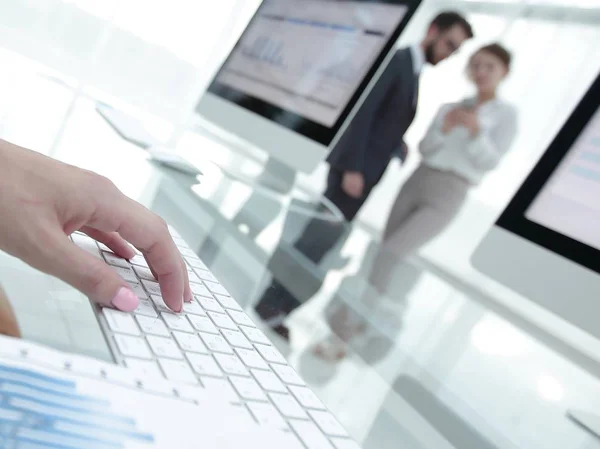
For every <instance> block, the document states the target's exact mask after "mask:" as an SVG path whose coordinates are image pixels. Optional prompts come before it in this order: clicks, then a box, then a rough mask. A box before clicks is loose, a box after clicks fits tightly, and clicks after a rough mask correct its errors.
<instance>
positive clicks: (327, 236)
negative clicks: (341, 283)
mask: <svg viewBox="0 0 600 449" xmlns="http://www.w3.org/2000/svg"><path fill="white" fill-rule="evenodd" d="M342 178H343V172H341V171H338V170H334V169H331V170H330V171H329V176H328V177H327V189H326V190H325V193H324V196H325V197H326V198H327V199H328V200H330V201H331V202H332V203H333V204H335V205H336V207H337V208H338V209H339V210H340V211H341V212H342V214H343V215H344V218H345V219H346V221H352V220H353V219H354V217H355V216H356V214H357V213H358V211H359V210H360V208H361V207H362V205H363V204H364V202H365V201H366V199H367V197H368V195H369V193H370V192H371V189H372V188H373V185H371V186H365V191H364V192H363V196H362V197H361V198H352V197H351V196H348V195H347V194H346V193H345V192H344V190H343V189H342ZM347 228H348V226H347V223H331V222H327V221H323V220H320V219H318V218H314V219H312V220H311V221H309V222H308V224H307V225H306V228H305V229H304V231H303V232H302V234H301V235H300V237H299V238H298V240H296V243H294V248H296V249H297V250H298V251H299V252H300V253H302V254H304V256H306V257H307V258H308V259H309V260H310V261H312V262H314V263H315V264H318V263H319V262H321V260H322V259H323V258H324V257H325V255H327V253H328V252H329V251H330V250H331V249H332V248H333V247H334V246H335V245H336V244H338V243H339V242H340V241H341V239H342V238H345V237H346V236H347V232H346V231H347ZM321 285H322V281H321V282H316V283H314V284H311V286H312V288H311V289H310V290H312V291H310V292H305V295H303V296H304V297H303V298H296V297H295V296H294V295H293V294H292V293H291V292H290V291H289V290H288V289H287V288H285V287H284V286H283V285H282V284H281V283H280V282H278V281H277V280H273V282H272V283H271V285H270V286H269V287H268V288H267V289H266V290H265V292H264V293H263V295H262V297H261V299H260V300H259V302H258V303H257V304H256V306H255V310H256V312H257V313H258V314H259V315H260V316H261V317H262V318H263V319H265V320H269V319H272V318H275V317H281V316H287V315H289V314H290V313H291V312H292V311H293V310H295V309H297V308H298V307H299V306H300V305H301V304H302V303H303V302H305V301H306V300H308V299H309V298H311V297H312V296H313V295H314V294H315V293H316V292H317V291H318V290H319V289H320V287H321Z"/></svg>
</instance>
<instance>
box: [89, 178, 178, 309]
mask: <svg viewBox="0 0 600 449" xmlns="http://www.w3.org/2000/svg"><path fill="white" fill-rule="evenodd" d="M88 225H89V226H92V227H94V228H96V229H100V230H103V231H105V232H111V231H116V232H118V233H119V234H120V235H121V237H123V238H124V239H125V240H127V241H128V242H130V243H131V244H132V245H134V246H135V247H136V248H138V249H139V250H140V251H141V252H142V254H143V255H144V257H145V258H146V260H147V261H148V265H149V266H150V267H152V270H153V272H154V273H155V275H156V278H157V280H158V283H159V284H160V290H161V294H162V297H163V300H164V302H165V304H167V306H168V307H169V308H171V309H172V310H173V311H175V312H181V310H182V308H183V294H184V290H185V288H184V282H185V275H184V270H183V269H182V265H181V262H182V259H181V255H180V254H179V251H178V250H177V247H176V246H175V242H174V241H173V239H172V238H171V234H169V230H168V228H167V225H166V223H165V222H164V221H163V220H162V219H161V218H160V217H158V216H157V215H155V214H154V213H152V212H150V211H149V210H148V209H146V208H145V207H144V206H142V205H141V204H139V203H137V202H135V201H133V200H131V199H129V198H127V197H126V196H124V195H123V194H121V192H119V191H118V190H116V189H114V188H113V191H112V192H108V193H107V195H103V196H102V197H101V200H100V202H99V203H98V204H97V210H96V213H95V215H94V220H93V222H90V223H89V224H88Z"/></svg>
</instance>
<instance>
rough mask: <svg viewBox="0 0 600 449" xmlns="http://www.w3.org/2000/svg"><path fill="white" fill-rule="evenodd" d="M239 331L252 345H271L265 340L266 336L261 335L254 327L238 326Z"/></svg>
mask: <svg viewBox="0 0 600 449" xmlns="http://www.w3.org/2000/svg"><path fill="white" fill-rule="evenodd" d="M240 330H241V331H242V332H243V333H244V334H246V337H248V340H250V341H251V342H253V343H262V344H264V345H270V344H271V341H270V340H269V339H268V338H267V336H266V335H265V334H263V333H262V332H261V331H259V330H258V329H256V328H255V327H248V326H240Z"/></svg>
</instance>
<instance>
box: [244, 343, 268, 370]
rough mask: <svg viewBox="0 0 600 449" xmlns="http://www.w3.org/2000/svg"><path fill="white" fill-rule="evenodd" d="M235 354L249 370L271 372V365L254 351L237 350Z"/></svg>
mask: <svg viewBox="0 0 600 449" xmlns="http://www.w3.org/2000/svg"><path fill="white" fill-rule="evenodd" d="M235 352H237V354H238V355H239V356H240V359H242V362H244V363H245V364H246V366H247V367H249V368H258V369H263V370H269V369H270V368H269V365H267V362H265V361H264V359H263V358H262V357H261V356H260V354H259V353H258V352H257V351H255V350H254V349H242V348H235Z"/></svg>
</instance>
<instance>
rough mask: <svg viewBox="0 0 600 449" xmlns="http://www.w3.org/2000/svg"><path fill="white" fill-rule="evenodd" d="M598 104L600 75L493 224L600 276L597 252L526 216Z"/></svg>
mask: <svg viewBox="0 0 600 449" xmlns="http://www.w3.org/2000/svg"><path fill="white" fill-rule="evenodd" d="M599 103H600V74H598V75H597V76H596V79H595V81H594V82H593V83H592V85H591V86H590V88H589V89H588V91H587V92H586V94H585V95H584V96H583V98H582V99H581V101H580V102H579V104H578V105H577V107H576V108H575V109H574V110H573V112H572V113H571V115H570V117H569V118H568V120H567V121H566V122H565V124H564V125H563V127H562V129H561V130H560V131H559V132H558V134H557V135H556V137H555V138H554V140H553V141H552V143H551V144H550V146H549V147H548V149H547V150H546V152H545V153H544V155H543V156H542V157H541V158H540V160H539V161H538V163H537V165H536V166H535V168H534V169H533V170H532V172H531V173H530V175H529V176H528V177H527V179H526V180H525V182H524V183H523V184H522V185H521V187H520V188H519V191H518V192H517V193H516V194H515V196H514V197H513V199H512V201H511V202H510V203H509V205H508V207H507V208H506V209H505V210H504V212H503V214H502V215H501V216H500V218H499V219H498V221H497V223H496V225H497V226H499V227H501V228H503V229H505V230H507V231H509V232H511V233H513V234H516V235H518V236H520V237H522V238H524V239H527V240H529V241H531V242H533V243H535V244H537V245H539V246H541V247H543V248H545V249H547V250H549V251H552V252H554V253H556V254H559V255H561V256H563V257H565V258H567V259H569V260H571V261H573V262H575V263H577V264H579V265H582V266H584V267H586V268H588V269H590V270H592V271H594V272H596V273H599V274H600V251H599V250H597V249H595V248H593V247H591V246H589V245H587V244H585V243H582V242H580V241H578V240H575V239H573V238H571V237H568V236H566V235H563V234H561V233H560V232H557V231H554V230H552V229H549V228H547V227H545V226H543V225H540V224H538V223H535V222H533V221H531V220H529V219H528V218H527V217H526V213H527V211H528V210H529V208H530V206H531V205H532V203H533V202H534V200H535V199H536V198H537V196H538V194H539V193H540V192H541V190H542V189H543V188H544V186H545V185H546V184H547V183H548V181H549V180H550V178H551V176H552V175H553V173H554V172H555V171H556V169H557V168H558V166H559V165H560V164H561V162H562V161H563V159H564V158H565V156H566V155H567V153H568V152H569V150H570V149H571V147H572V146H573V144H574V143H575V141H576V140H577V138H578V137H579V135H580V134H581V133H582V132H583V130H584V129H585V127H586V126H587V124H588V123H589V122H590V120H591V119H592V117H593V116H594V114H595V113H596V111H597V110H598V105H599Z"/></svg>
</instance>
